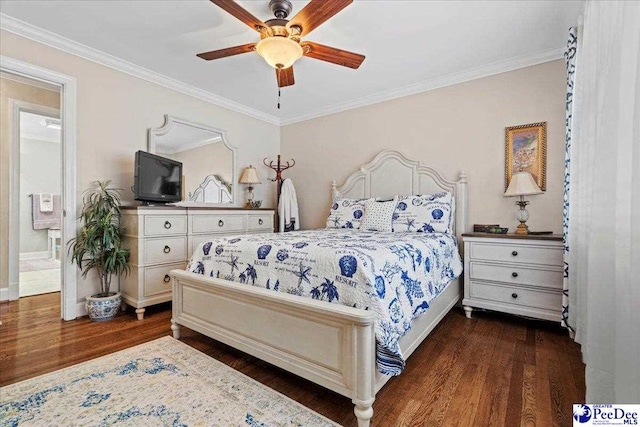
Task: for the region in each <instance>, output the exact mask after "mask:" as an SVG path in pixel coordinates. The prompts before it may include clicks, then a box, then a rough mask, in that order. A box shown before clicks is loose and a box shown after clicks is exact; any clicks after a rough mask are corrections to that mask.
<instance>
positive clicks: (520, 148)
mask: <svg viewBox="0 0 640 427" xmlns="http://www.w3.org/2000/svg"><path fill="white" fill-rule="evenodd" d="M504 137H505V166H504V189H505V191H506V190H507V187H509V182H510V181H511V177H512V176H513V174H514V173H516V172H520V171H525V172H529V173H531V175H532V176H533V179H534V180H535V181H536V184H538V187H540V189H541V190H542V191H546V190H547V122H540V123H531V124H527V125H518V126H509V127H506V128H505V129H504Z"/></svg>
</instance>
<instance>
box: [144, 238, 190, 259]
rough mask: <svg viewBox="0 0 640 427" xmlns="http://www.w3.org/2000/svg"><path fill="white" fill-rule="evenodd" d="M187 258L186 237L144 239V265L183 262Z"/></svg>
mask: <svg viewBox="0 0 640 427" xmlns="http://www.w3.org/2000/svg"><path fill="white" fill-rule="evenodd" d="M186 258H187V236H180V237H163V238H160V239H145V241H144V263H145V264H159V263H164V262H173V261H184V260H185V259H186Z"/></svg>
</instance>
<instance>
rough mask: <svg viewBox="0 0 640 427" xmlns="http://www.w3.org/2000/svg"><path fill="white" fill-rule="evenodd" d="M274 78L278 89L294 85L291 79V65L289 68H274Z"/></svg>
mask: <svg viewBox="0 0 640 427" xmlns="http://www.w3.org/2000/svg"><path fill="white" fill-rule="evenodd" d="M276 78H277V79H278V87H286V86H292V85H294V84H295V83H296V81H295V80H294V79H293V65H292V66H291V67H289V68H280V69H277V68H276Z"/></svg>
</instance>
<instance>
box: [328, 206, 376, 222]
mask: <svg viewBox="0 0 640 427" xmlns="http://www.w3.org/2000/svg"><path fill="white" fill-rule="evenodd" d="M367 200H368V199H336V200H334V201H333V204H332V205H331V211H330V212H329V217H328V218H327V225H326V228H360V221H361V220H362V216H363V215H364V203H365V202H366V201H367ZM370 200H373V199H370Z"/></svg>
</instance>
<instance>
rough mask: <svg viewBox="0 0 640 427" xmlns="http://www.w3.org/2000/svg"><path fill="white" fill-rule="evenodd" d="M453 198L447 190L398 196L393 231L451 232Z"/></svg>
mask: <svg viewBox="0 0 640 427" xmlns="http://www.w3.org/2000/svg"><path fill="white" fill-rule="evenodd" d="M453 213H454V200H453V196H452V195H451V193H449V192H443V193H436V194H426V195H418V196H398V204H397V206H396V211H395V213H394V214H393V231H396V232H398V231H401V232H406V231H414V232H416V231H417V232H419V233H421V232H423V233H451V232H452V229H453V223H452V221H453V218H454V214H453Z"/></svg>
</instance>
